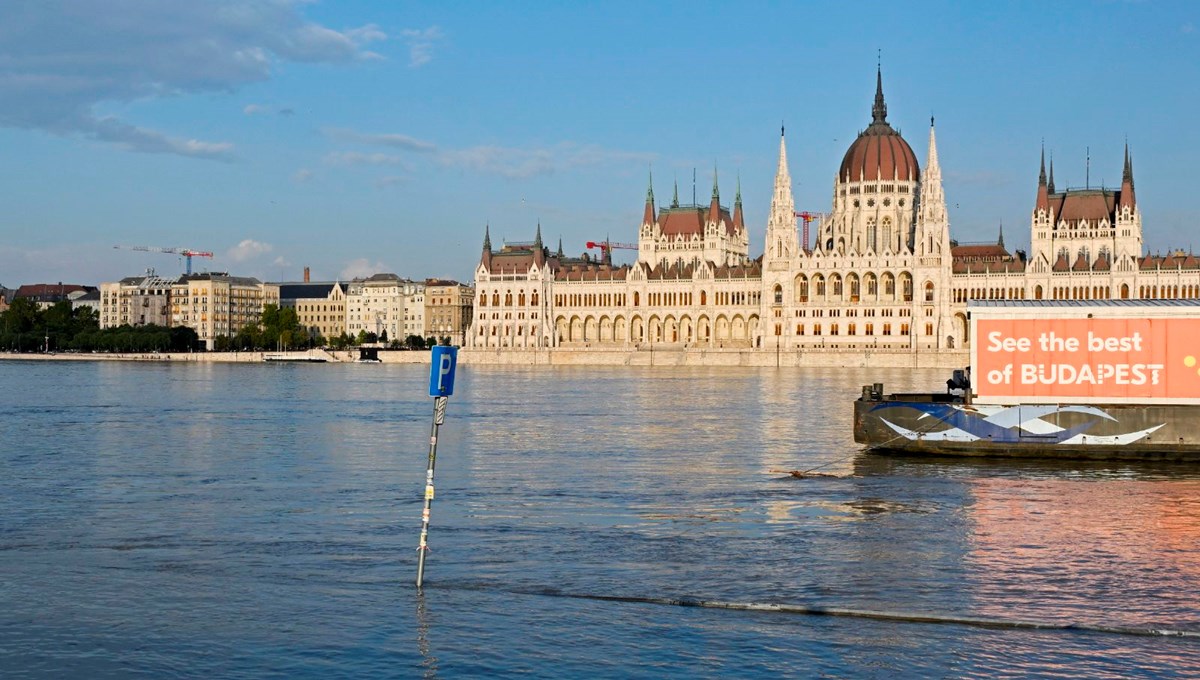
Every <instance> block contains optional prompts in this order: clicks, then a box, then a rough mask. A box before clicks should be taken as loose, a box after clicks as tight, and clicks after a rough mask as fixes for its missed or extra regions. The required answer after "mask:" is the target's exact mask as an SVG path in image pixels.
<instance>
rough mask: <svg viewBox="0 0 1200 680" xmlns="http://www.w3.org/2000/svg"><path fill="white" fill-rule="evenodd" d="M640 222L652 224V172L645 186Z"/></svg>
mask: <svg viewBox="0 0 1200 680" xmlns="http://www.w3.org/2000/svg"><path fill="white" fill-rule="evenodd" d="M642 224H654V173H650V181H649V184H648V185H647V186H646V209H645V210H643V211H642Z"/></svg>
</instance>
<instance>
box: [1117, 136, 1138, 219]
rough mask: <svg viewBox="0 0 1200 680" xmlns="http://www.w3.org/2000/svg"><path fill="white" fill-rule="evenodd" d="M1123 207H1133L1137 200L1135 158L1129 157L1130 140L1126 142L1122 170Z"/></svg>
mask: <svg viewBox="0 0 1200 680" xmlns="http://www.w3.org/2000/svg"><path fill="white" fill-rule="evenodd" d="M1120 205H1121V207H1122V208H1124V207H1126V206H1128V207H1129V208H1133V207H1134V206H1135V205H1137V201H1136V199H1135V198H1134V195H1133V159H1132V158H1130V157H1129V142H1125V168H1124V169H1123V170H1122V171H1121V203H1120Z"/></svg>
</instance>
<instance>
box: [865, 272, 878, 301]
mask: <svg viewBox="0 0 1200 680" xmlns="http://www.w3.org/2000/svg"><path fill="white" fill-rule="evenodd" d="M863 281H864V282H866V284H867V295H870V296H871V297H875V296H876V295H878V294H879V281H878V280H877V279H876V278H875V275H874V274H872V273H871V272H867V273H866V275H864V276H863Z"/></svg>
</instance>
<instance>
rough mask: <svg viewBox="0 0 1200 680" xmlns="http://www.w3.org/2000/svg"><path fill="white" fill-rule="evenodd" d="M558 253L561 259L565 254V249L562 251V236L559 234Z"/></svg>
mask: <svg viewBox="0 0 1200 680" xmlns="http://www.w3.org/2000/svg"><path fill="white" fill-rule="evenodd" d="M556 255H557V256H558V257H559V258H560V259H561V258H562V256H563V251H562V237H561V236H559V237H558V252H557V253H556Z"/></svg>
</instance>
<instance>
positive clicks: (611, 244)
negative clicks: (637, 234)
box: [587, 239, 638, 262]
mask: <svg viewBox="0 0 1200 680" xmlns="http://www.w3.org/2000/svg"><path fill="white" fill-rule="evenodd" d="M587 247H588V250H591V249H592V248H599V249H600V257H601V258H602V259H604V260H606V261H609V262H611V260H612V251H613V249H614V248H621V249H623V250H637V249H638V247H637V244H636V243H617V242H616V241H609V240H607V239H606V240H604V241H588V242H587Z"/></svg>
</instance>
